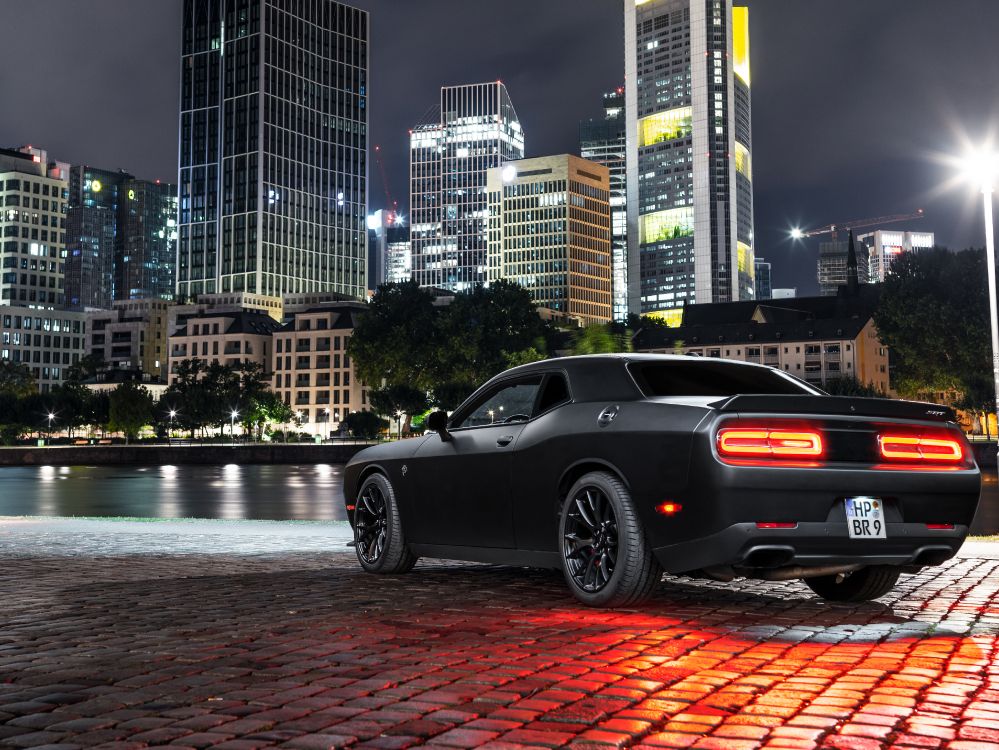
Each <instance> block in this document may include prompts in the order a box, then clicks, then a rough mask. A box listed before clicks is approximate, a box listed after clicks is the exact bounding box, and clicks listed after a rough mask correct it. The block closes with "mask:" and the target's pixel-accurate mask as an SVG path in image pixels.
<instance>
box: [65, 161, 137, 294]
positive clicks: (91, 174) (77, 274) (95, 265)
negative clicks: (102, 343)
mask: <svg viewBox="0 0 999 750" xmlns="http://www.w3.org/2000/svg"><path fill="white" fill-rule="evenodd" d="M132 179H134V178H133V177H132V175H130V174H128V173H127V172H123V171H120V170H118V171H116V170H111V169H98V168H97V167H91V166H88V165H76V166H73V167H72V168H71V169H70V170H69V209H68V211H67V215H66V306H67V307H68V308H70V309H72V310H83V309H84V308H88V307H92V308H101V309H105V310H106V309H109V308H110V307H111V300H113V299H114V298H115V295H114V273H115V271H114V264H115V258H116V257H121V254H122V247H121V241H122V235H121V233H120V232H119V231H118V207H119V203H120V201H121V193H122V186H123V185H124V184H125V183H126V182H127V181H129V180H132Z"/></svg>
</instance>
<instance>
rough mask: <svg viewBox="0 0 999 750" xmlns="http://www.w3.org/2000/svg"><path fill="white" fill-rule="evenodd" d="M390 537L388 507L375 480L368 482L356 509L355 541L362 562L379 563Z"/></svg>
mask: <svg viewBox="0 0 999 750" xmlns="http://www.w3.org/2000/svg"><path fill="white" fill-rule="evenodd" d="M387 537H388V508H387V506H386V505H385V496H384V495H383V494H382V492H381V489H380V488H379V487H378V485H377V484H376V483H375V482H371V483H369V484H366V485H365V487H364V490H363V491H362V492H361V496H360V497H359V498H358V499H357V509H356V510H355V511H354V542H355V544H356V545H357V556H358V557H359V558H361V562H362V563H368V565H377V564H378V559H379V558H380V557H381V556H382V553H383V552H384V551H385V542H386V539H387Z"/></svg>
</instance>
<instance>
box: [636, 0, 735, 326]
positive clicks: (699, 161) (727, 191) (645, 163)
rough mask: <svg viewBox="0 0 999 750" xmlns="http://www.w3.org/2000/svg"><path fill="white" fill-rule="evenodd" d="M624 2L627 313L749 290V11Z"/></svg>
mask: <svg viewBox="0 0 999 750" xmlns="http://www.w3.org/2000/svg"><path fill="white" fill-rule="evenodd" d="M624 7H625V80H626V86H625V97H626V100H627V110H626V113H627V141H628V143H627V174H628V186H627V189H628V193H627V200H628V286H629V300H630V301H629V304H630V307H631V311H632V312H636V313H652V314H659V315H661V316H663V317H666V318H675V316H676V312H675V311H676V310H677V308H681V307H682V306H683V305H686V304H691V303H695V302H696V303H711V302H729V301H738V300H744V299H753V297H754V295H755V288H754V284H753V266H754V258H753V184H752V179H753V171H752V138H751V127H750V115H751V106H750V66H749V11H748V9H747V8H744V7H733V6H732V0H624ZM671 311H673V312H671Z"/></svg>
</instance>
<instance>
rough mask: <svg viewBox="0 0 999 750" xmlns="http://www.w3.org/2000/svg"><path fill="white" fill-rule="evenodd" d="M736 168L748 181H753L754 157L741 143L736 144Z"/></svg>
mask: <svg viewBox="0 0 999 750" xmlns="http://www.w3.org/2000/svg"><path fill="white" fill-rule="evenodd" d="M735 168H736V170H738V172H739V173H740V174H741V175H742V176H743V177H745V178H746V179H747V180H749V181H750V182H752V181H753V157H752V155H751V154H750V153H749V149H748V148H746V147H745V146H743V145H742V144H741V143H739V141H736V142H735Z"/></svg>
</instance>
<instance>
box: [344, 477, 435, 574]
mask: <svg viewBox="0 0 999 750" xmlns="http://www.w3.org/2000/svg"><path fill="white" fill-rule="evenodd" d="M354 551H355V552H356V553H357V561H358V562H359V563H361V567H362V568H364V569H365V570H366V571H368V572H369V573H407V572H409V571H410V570H412V568H413V566H414V565H416V561H417V560H418V559H419V558H418V557H417V556H416V555H414V554H413V553H412V552H411V551H410V549H409V547H408V546H406V538H405V536H404V535H403V532H402V521H401V520H400V518H399V506H398V504H397V503H396V500H395V490H393V489H392V483H391V482H389V480H388V478H387V477H385V476H384V475H383V474H372V475H371V476H369V477H368V478H367V479H365V480H364V483H363V484H362V485H361V491H360V492H358V493H357V503H356V507H355V508H354Z"/></svg>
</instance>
